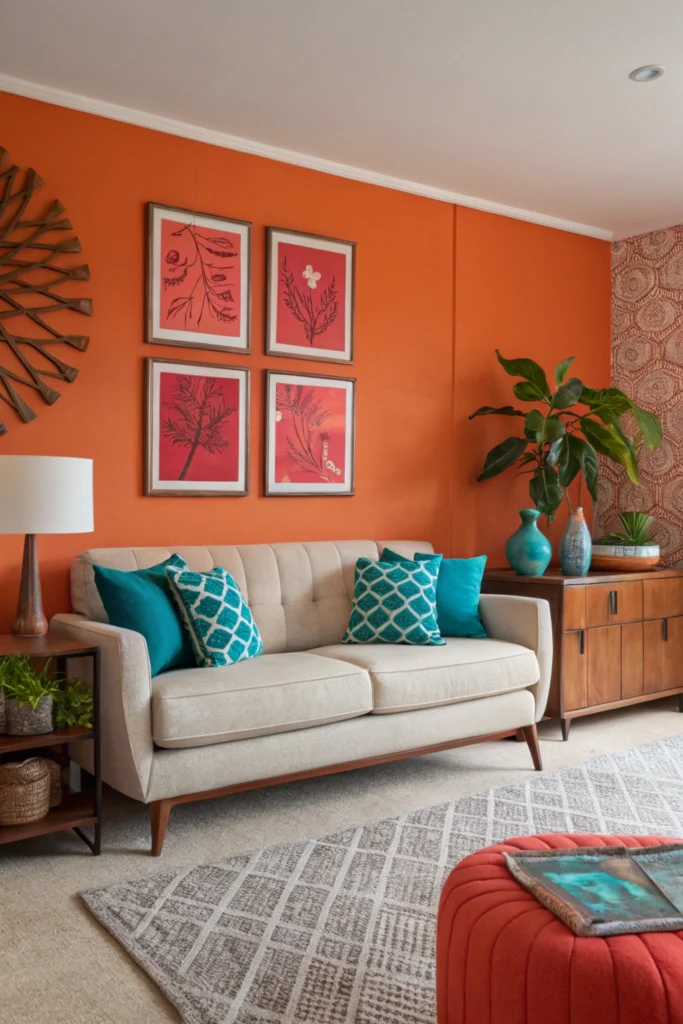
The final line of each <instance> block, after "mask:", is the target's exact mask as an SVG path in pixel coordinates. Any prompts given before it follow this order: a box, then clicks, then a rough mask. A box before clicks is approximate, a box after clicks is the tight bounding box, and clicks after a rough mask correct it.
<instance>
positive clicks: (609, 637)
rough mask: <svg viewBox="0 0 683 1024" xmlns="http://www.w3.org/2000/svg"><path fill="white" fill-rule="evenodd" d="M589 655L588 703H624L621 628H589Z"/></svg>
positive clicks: (587, 650) (587, 643) (587, 631)
mask: <svg viewBox="0 0 683 1024" xmlns="http://www.w3.org/2000/svg"><path fill="white" fill-rule="evenodd" d="M588 589H589V590H590V589H593V588H590V587H589V588H588ZM586 653H587V655H588V704H589V705H590V706H591V707H592V706H593V705H595V704H610V703H611V702H612V701H617V700H621V627H620V626H601V627H599V628H597V629H587V630H586Z"/></svg>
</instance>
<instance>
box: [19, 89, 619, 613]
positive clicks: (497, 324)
mask: <svg viewBox="0 0 683 1024" xmlns="http://www.w3.org/2000/svg"><path fill="white" fill-rule="evenodd" d="M0 125H1V126H2V131H1V133H0V145H2V146H4V147H5V148H6V149H7V150H8V151H9V153H10V156H11V158H12V160H13V161H14V162H15V163H17V164H19V165H20V166H25V165H30V166H33V167H35V168H36V170H37V171H38V173H39V174H40V175H41V177H42V178H43V179H44V181H45V183H46V184H45V186H44V187H43V189H42V191H43V193H44V197H45V201H47V200H49V199H51V198H53V197H55V196H57V197H59V198H60V199H61V200H62V202H63V203H64V204H65V206H66V208H67V212H68V215H69V217H70V219H71V221H72V223H73V225H74V229H75V231H76V233H77V234H78V235H79V237H80V238H81V241H82V245H83V259H84V260H85V261H87V262H88V263H89V265H90V268H91V274H92V279H91V281H90V282H88V283H87V285H86V286H83V285H80V286H79V287H78V293H79V294H86V295H91V296H92V298H93V303H94V315H93V317H92V319H91V320H90V321H87V320H86V318H84V317H79V318H78V321H77V328H76V329H77V330H78V331H79V332H82V333H90V335H91V342H90V348H89V350H88V351H87V352H86V353H84V354H79V353H75V354H74V357H73V362H74V363H77V365H78V366H79V369H80V373H79V376H78V377H77V379H76V381H75V382H74V383H73V384H71V385H66V384H60V385H59V389H60V390H62V397H61V398H60V399H59V401H58V402H57V403H56V404H55V405H54V406H52V407H47V406H45V405H43V404H42V401H41V400H40V399H39V398H35V399H34V398H33V397H32V396H31V397H30V401H31V404H32V405H33V407H34V408H35V410H36V412H37V413H38V417H37V419H36V420H34V421H33V422H32V423H30V424H22V423H21V422H20V421H19V420H18V418H17V417H16V416H15V414H14V412H13V411H12V410H10V409H9V408H6V407H5V406H4V403H2V404H3V410H2V411H1V412H0V418H2V419H3V420H4V421H5V422H6V424H7V426H8V428H9V432H8V434H7V435H6V436H4V437H3V438H2V439H0V454H12V453H21V454H47V455H50V454H52V455H78V456H87V457H92V458H94V460H95V522H96V531H95V533H94V534H91V535H85V536H53V537H47V536H46V537H41V538H40V542H39V543H40V560H41V570H42V577H43V590H44V598H45V604H46V611H47V613H48V614H52V613H54V612H55V611H57V610H60V609H65V608H67V607H68V603H69V598H68V566H69V564H70V561H71V558H72V557H73V555H75V554H76V553H77V552H78V551H80V550H82V549H83V548H85V547H95V546H98V547H99V546H108V545H128V544H130V545H150V544H152V545H153V544H159V545H164V544H169V543H183V544H202V543H214V544H217V543H252V542H260V541H278V540H305V539H309V540H311V539H324V538H343V537H376V538H391V537H411V536H412V537H416V538H418V537H419V538H427V539H429V540H431V541H432V542H433V543H434V545H435V547H437V548H439V549H443V550H445V551H446V552H447V553H450V552H451V551H453V552H454V553H457V554H472V553H475V552H478V551H481V550H484V551H487V552H488V553H489V554H490V555H491V556H492V560H493V561H494V562H496V561H498V562H500V557H501V552H502V547H503V544H504V540H505V538H506V537H507V536H508V535H509V533H510V532H511V531H512V529H514V525H515V519H516V509H517V508H518V507H522V506H523V505H526V504H527V503H528V496H527V497H526V498H525V497H524V488H523V487H519V486H517V485H514V484H513V483H512V481H511V478H510V477H509V476H507V475H506V477H505V478H501V479H500V480H497V481H493V482H491V483H488V484H482V485H477V484H475V482H474V477H475V476H476V472H477V470H478V467H479V465H480V463H481V460H482V458H483V455H484V454H485V451H486V450H487V447H488V446H490V444H493V443H495V441H496V440H497V439H498V438H502V437H504V436H506V434H505V424H501V422H498V423H493V422H491V423H485V422H484V421H479V422H475V423H468V422H467V419H466V416H467V413H468V412H470V411H471V410H473V409H474V408H476V406H477V405H480V404H483V403H484V402H492V403H494V404H495V403H496V402H497V401H498V399H501V400H504V399H507V398H508V395H509V390H508V380H507V379H506V378H505V375H504V374H503V373H502V371H501V370H499V368H498V367H497V364H496V363H495V359H494V356H493V348H494V347H495V346H496V345H498V346H499V347H500V348H501V349H502V350H503V351H504V352H505V353H507V354H509V355H522V354H528V355H532V356H535V357H536V358H538V359H540V360H541V361H542V362H543V363H544V364H545V365H547V366H551V365H553V364H554V363H555V362H556V361H557V360H558V359H560V358H563V357H564V356H566V355H568V354H571V353H572V352H575V353H576V354H577V357H578V358H577V371H578V372H579V374H581V373H584V374H585V376H586V379H588V380H590V382H591V383H594V384H596V385H601V384H604V383H606V382H607V379H608V375H609V350H610V330H609V302H610V270H609V246H608V244H607V243H606V242H601V241H597V240H595V239H588V238H582V237H580V236H576V235H570V234H567V233H564V232H559V231H553V230H550V229H547V228H541V227H536V226H534V225H530V224H525V223H522V222H519V221H513V220H509V219H507V218H503V217H498V216H494V215H491V214H484V213H478V212H476V211H472V210H469V209H464V208H457V209H456V208H454V207H453V206H450V205H449V204H446V203H439V202H436V201H434V200H429V199H425V198H422V197H419V196H412V195H408V194H404V193H401V192H396V191H392V190H389V189H383V188H379V187H377V186H373V185H367V184H363V183H360V182H354V181H347V180H345V179H342V178H336V177H333V176H331V175H326V174H321V173H319V172H316V171H309V170H306V169H302V168H299V167H293V166H289V165H287V164H281V163H277V162H275V161H271V160H266V159H263V158H261V157H254V156H250V155H247V154H243V153H237V152H233V151H230V150H224V149H219V148H215V147H212V146H207V145H204V144H202V143H196V142H192V141H190V140H187V139H181V138H177V137H175V136H171V135H164V134H161V133H157V132H153V131H149V130H147V129H142V128H137V127H133V126H130V125H126V124H121V123H118V122H115V121H110V120H107V119H104V118H99V117H94V116H91V115H88V114H82V113H79V112H77V111H71V110H67V109H63V108H60V107H56V106H51V105H48V104H44V103H39V102H36V101H33V100H28V99H24V98H21V97H17V96H13V95H9V94H2V93H0ZM148 200H154V201H156V202H160V203H167V204H169V205H175V206H180V207H190V208H195V209H198V210H201V211H205V212H210V213H215V214H217V215H221V214H222V215H225V216H230V217H236V218H238V219H243V220H250V221H252V223H253V252H252V256H253V264H252V266H253V270H252V303H253V318H252V348H253V354H252V355H251V356H240V355H235V354H223V353H220V352H214V351H201V350H196V351H193V350H191V349H183V348H178V347H173V346H161V345H154V346H152V345H146V344H145V343H144V278H145V275H144V204H145V203H146V202H147V201H148ZM266 225H275V226H279V227H286V228H294V229H298V230H302V231H311V232H314V233H318V234H325V235H332V236H337V237H341V238H349V239H353V240H355V241H356V243H357V250H356V252H357V273H356V321H355V328H356V345H355V348H356V361H355V363H354V365H353V367H350V368H349V367H345V366H343V365H341V364H340V365H335V364H325V365H324V367H322V368H321V364H320V363H315V362H307V361H304V360H298V359H297V360H294V359H283V358H276V357H266V356H265V355H264V353H263V349H264V341H263V339H264V301H265V296H264V290H265V227H266ZM74 326H76V325H74ZM146 356H156V357H167V358H178V359H193V360H196V361H198V362H201V361H204V362H219V363H224V364H227V365H245V366H248V367H250V368H251V370H252V405H251V466H250V470H251V494H250V495H249V496H248V497H245V498H146V497H144V496H143V494H142V474H143V424H142V420H143V360H144V358H145V357H146ZM266 367H272V368H279V369H281V370H291V371H297V370H300V371H313V372H325V373H330V374H337V375H339V376H345V375H353V376H355V377H357V380H358V393H357V424H356V429H357V455H356V496H355V497H349V498H317V499H316V498H265V497H263V481H262V477H263V472H262V465H263V440H264V438H263V434H264V430H263V389H264V381H263V371H264V368H266ZM21 545H22V538H20V537H1V538H0V629H6V628H7V627H8V625H9V623H10V620H11V617H12V614H13V611H14V606H15V602H16V594H17V586H18V579H19V568H20V558H21Z"/></svg>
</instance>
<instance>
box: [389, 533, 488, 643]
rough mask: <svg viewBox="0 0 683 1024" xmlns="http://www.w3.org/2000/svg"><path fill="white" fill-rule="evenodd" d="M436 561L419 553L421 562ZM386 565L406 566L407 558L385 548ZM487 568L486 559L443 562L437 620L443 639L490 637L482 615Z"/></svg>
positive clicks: (482, 557)
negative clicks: (481, 607) (389, 563)
mask: <svg viewBox="0 0 683 1024" xmlns="http://www.w3.org/2000/svg"><path fill="white" fill-rule="evenodd" d="M433 557H434V555H428V554H425V553H423V552H421V551H418V552H416V553H415V559H416V560H417V561H418V562H420V561H423V560H426V559H431V558H433ZM382 561H383V562H402V561H404V556H403V555H399V554H397V553H396V552H395V551H392V550H391V548H385V549H384V551H383V552H382ZM485 568H486V555H479V556H478V557H477V558H444V559H443V560H442V562H441V565H440V566H439V578H438V580H437V584H436V616H437V621H438V623H439V632H440V633H441V635H442V636H466V637H474V638H476V639H482V638H484V637H486V636H487V635H488V634H487V632H486V630H485V629H484V623H483V622H482V621H481V616H480V615H479V597H480V594H481V581H482V578H483V576H484V569H485Z"/></svg>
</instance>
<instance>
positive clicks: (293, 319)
mask: <svg viewBox="0 0 683 1024" xmlns="http://www.w3.org/2000/svg"><path fill="white" fill-rule="evenodd" d="M346 264H347V258H346V256H345V254H344V253H341V252H330V251H329V250H327V249H319V248H313V247H311V246H306V245H295V244H293V243H291V242H279V244H278V293H277V330H276V341H277V343H278V344H281V345H298V346H302V347H307V348H312V349H316V348H322V349H325V350H329V351H335V352H343V351H344V347H345V343H346V326H345V296H346Z"/></svg>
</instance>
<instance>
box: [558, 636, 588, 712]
mask: <svg viewBox="0 0 683 1024" xmlns="http://www.w3.org/2000/svg"><path fill="white" fill-rule="evenodd" d="M562 694H563V698H564V710H565V711H576V710H577V709H578V708H585V707H588V656H587V654H586V630H585V629H582V630H578V631H577V632H573V633H565V634H564V636H563V637H562Z"/></svg>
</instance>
